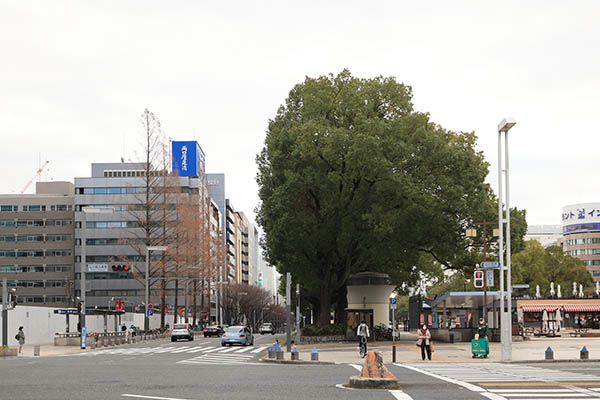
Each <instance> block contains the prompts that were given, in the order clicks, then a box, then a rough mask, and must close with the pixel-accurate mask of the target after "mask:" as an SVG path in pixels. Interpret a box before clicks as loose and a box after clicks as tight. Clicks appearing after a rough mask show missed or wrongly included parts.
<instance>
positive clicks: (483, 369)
mask: <svg viewBox="0 0 600 400" xmlns="http://www.w3.org/2000/svg"><path fill="white" fill-rule="evenodd" d="M408 365H410V366H412V367H414V368H418V369H422V370H425V371H429V372H432V373H434V374H437V375H441V376H445V377H448V378H452V379H457V380H460V381H463V382H470V383H478V382H522V381H540V382H585V381H598V380H599V378H598V377H597V376H594V375H588V374H582V373H577V372H569V371H561V370H554V369H549V368H540V367H531V366H527V365H518V364H501V363H485V364H483V363H435V364H408Z"/></svg>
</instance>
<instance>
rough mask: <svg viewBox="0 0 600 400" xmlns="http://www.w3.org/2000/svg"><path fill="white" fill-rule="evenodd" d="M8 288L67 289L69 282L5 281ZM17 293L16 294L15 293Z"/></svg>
mask: <svg viewBox="0 0 600 400" xmlns="http://www.w3.org/2000/svg"><path fill="white" fill-rule="evenodd" d="M7 283H8V286H9V287H21V288H56V287H67V286H69V281H65V280H60V281H47V280H40V281H22V280H19V281H10V280H9V281H7ZM17 293H18V292H17Z"/></svg>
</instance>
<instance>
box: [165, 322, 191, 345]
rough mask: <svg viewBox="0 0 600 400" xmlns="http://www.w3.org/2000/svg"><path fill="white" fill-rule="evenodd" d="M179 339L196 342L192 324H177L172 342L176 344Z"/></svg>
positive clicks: (173, 331) (174, 326)
mask: <svg viewBox="0 0 600 400" xmlns="http://www.w3.org/2000/svg"><path fill="white" fill-rule="evenodd" d="M179 339H187V340H189V341H192V340H194V332H192V327H191V326H190V324H175V325H173V330H172V331H171V342H176V341H177V340H179Z"/></svg>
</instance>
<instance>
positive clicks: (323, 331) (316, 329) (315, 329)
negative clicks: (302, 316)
mask: <svg viewBox="0 0 600 400" xmlns="http://www.w3.org/2000/svg"><path fill="white" fill-rule="evenodd" d="M343 334H344V325H342V324H333V325H326V326H323V327H321V326H318V325H306V326H305V327H304V328H302V335H304V336H328V335H343Z"/></svg>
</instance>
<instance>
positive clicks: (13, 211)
mask: <svg viewBox="0 0 600 400" xmlns="http://www.w3.org/2000/svg"><path fill="white" fill-rule="evenodd" d="M73 200H74V186H73V184H72V183H70V182H38V183H37V184H36V191H35V194H20V195H0V278H4V277H6V278H7V279H8V286H9V287H10V288H11V289H14V291H13V293H15V294H16V295H17V303H18V304H24V305H28V306H30V305H40V306H47V307H69V306H74V304H75V299H74V283H73V279H74V269H73V248H74V241H73Z"/></svg>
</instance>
